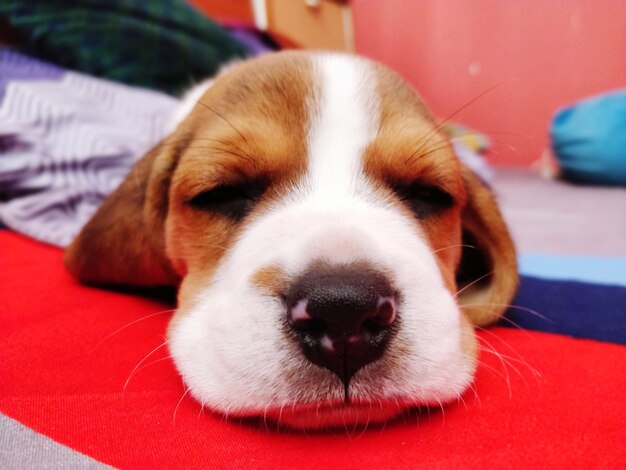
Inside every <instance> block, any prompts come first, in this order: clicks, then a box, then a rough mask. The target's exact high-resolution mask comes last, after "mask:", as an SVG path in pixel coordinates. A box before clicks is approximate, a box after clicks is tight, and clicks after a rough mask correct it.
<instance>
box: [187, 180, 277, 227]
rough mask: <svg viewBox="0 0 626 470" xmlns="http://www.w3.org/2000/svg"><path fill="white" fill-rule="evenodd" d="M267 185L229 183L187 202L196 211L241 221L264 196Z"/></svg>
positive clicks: (256, 182) (202, 193) (208, 190)
mask: <svg viewBox="0 0 626 470" xmlns="http://www.w3.org/2000/svg"><path fill="white" fill-rule="evenodd" d="M266 189H267V185H266V184H264V183H263V182H262V181H248V182H242V183H235V184H232V183H227V184H223V185H216V186H213V187H211V188H208V189H205V190H202V191H200V192H198V193H197V194H196V195H195V196H193V197H191V198H190V199H188V200H187V204H188V205H189V206H191V207H192V208H194V209H198V210H202V211H207V212H212V213H216V214H220V215H223V216H226V217H228V218H231V219H235V220H239V219H242V218H243V217H245V216H246V215H247V214H248V212H250V210H252V208H253V207H254V205H255V204H256V203H257V202H258V200H259V199H260V197H261V196H262V195H263V193H264V192H265V190H266Z"/></svg>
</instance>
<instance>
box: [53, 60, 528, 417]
mask: <svg viewBox="0 0 626 470" xmlns="http://www.w3.org/2000/svg"><path fill="white" fill-rule="evenodd" d="M195 95H199V93H195ZM252 180H253V181H263V182H264V184H265V185H266V186H267V189H266V190H265V192H264V193H263V195H262V196H261V197H260V199H259V201H258V203H257V204H256V206H255V207H254V209H253V210H252V212H251V213H250V214H248V215H247V216H246V217H245V218H244V219H243V220H241V221H235V220H232V219H229V218H228V217H224V216H223V215H220V214H216V213H211V211H202V210H198V208H197V207H194V206H193V205H192V204H190V203H189V201H190V200H192V199H193V198H194V197H195V196H196V195H198V194H200V193H202V192H203V191H208V190H211V189H212V188H216V187H220V186H223V185H232V184H240V183H243V182H248V181H252ZM415 181H418V182H420V184H426V185H429V186H436V187H437V188H440V189H441V190H443V191H445V192H446V193H447V194H449V195H450V196H451V198H452V200H453V203H452V204H451V206H450V207H448V208H446V209H445V210H441V211H439V212H437V213H435V214H434V215H432V216H425V217H416V215H415V214H414V213H413V212H412V211H411V210H410V209H409V208H408V207H407V205H406V203H405V202H404V201H403V200H402V198H401V197H399V196H398V194H397V191H396V188H398V187H401V186H403V185H408V184H412V183H413V182H415ZM470 245H471V246H470ZM65 262H66V266H67V268H68V269H69V270H70V272H71V273H72V274H73V275H74V276H76V277H77V278H78V279H79V280H81V281H82V282H86V283H92V284H118V285H131V286H161V285H179V286H180V288H179V295H178V304H179V305H178V310H177V313H176V314H175V315H174V317H173V319H172V321H171V323H170V327H169V330H168V336H169V346H170V351H171V353H172V356H173V358H174V361H175V363H176V366H177V368H178V369H179V371H180V372H181V374H182V376H183V380H184V381H185V382H186V384H187V385H188V386H189V387H190V391H191V394H192V395H193V396H194V397H196V398H197V399H198V400H199V401H201V402H202V403H203V404H204V405H206V406H208V407H209V408H211V409H213V410H215V411H217V412H221V413H224V414H227V415H237V416H265V417H269V418H273V419H275V420H277V421H279V422H281V423H285V424H287V425H290V426H293V427H298V428H323V427H329V426H337V425H343V424H344V423H346V422H349V423H365V422H374V421H383V420H386V419H389V418H391V417H393V416H395V415H397V414H399V413H401V412H403V411H404V410H405V409H407V408H410V407H412V406H416V405H420V404H434V403H441V402H444V401H449V400H451V399H454V398H456V397H458V396H459V395H460V394H462V393H463V392H464V391H465V389H466V388H467V387H468V386H469V384H470V382H471V379H472V377H473V373H474V370H475V368H476V341H475V337H474V334H473V327H472V324H473V325H477V326H485V325H487V324H489V323H491V322H493V321H495V320H496V319H497V318H498V317H499V316H500V315H501V314H502V311H503V310H504V308H505V306H506V305H507V304H508V303H509V302H510V300H511V298H512V296H513V294H514V292H515V289H516V287H517V266H516V261H515V251H514V247H513V243H512V241H511V239H510V237H509V234H508V231H507V229H506V226H505V224H504V222H503V220H502V217H501V215H500V213H499V211H498V208H497V205H496V202H495V200H494V197H493V195H492V194H491V191H490V190H489V188H488V187H487V186H486V185H485V184H484V183H482V182H481V181H480V180H479V179H478V178H477V177H476V176H475V175H473V174H472V173H471V172H470V171H469V170H467V169H466V168H465V167H464V166H463V165H462V164H461V163H460V162H459V160H458V159H457V158H456V156H455V155H454V153H453V151H452V147H451V146H450V144H449V142H448V140H447V139H446V137H445V135H443V133H442V132H441V130H440V128H439V127H438V125H437V124H436V122H435V120H434V119H433V118H432V117H431V115H430V113H429V112H428V110H427V109H426V107H425V105H424V104H423V102H422V101H421V99H420V98H419V97H418V95H417V94H416V93H415V92H414V91H413V90H412V89H411V88H410V87H409V86H408V85H407V84H406V83H404V81H403V80H402V79H401V78H399V77H398V76H397V75H396V74H394V73H393V72H391V71H389V70H388V69H386V68H384V67H383V66H381V65H379V64H376V63H373V62H370V61H367V60H365V59H361V58H357V57H354V56H349V55H340V54H320V53H305V52H287V53H279V54H275V55H271V56H266V57H263V58H259V59H255V60H251V61H248V62H244V63H242V64H239V65H237V66H235V67H233V69H232V70H230V71H229V72H228V73H226V74H224V75H223V76H220V77H219V78H218V79H217V80H216V81H215V83H214V84H212V85H211V86H210V87H209V88H208V90H207V91H206V92H205V93H204V94H203V95H202V98H201V99H200V102H199V104H197V105H196V106H195V107H193V109H192V111H191V112H190V114H189V115H188V116H187V117H186V118H185V119H184V120H183V121H182V122H181V123H180V125H179V126H178V127H177V129H176V130H175V131H174V132H173V134H172V135H171V136H169V137H168V138H167V139H165V140H164V141H163V142H161V143H160V144H159V145H157V146H156V147H155V148H154V149H153V150H151V151H150V152H149V153H148V154H147V155H146V156H145V157H144V158H143V159H142V160H141V161H140V162H139V163H138V164H137V165H136V166H135V167H134V168H133V170H132V171H131V173H130V174H129V176H128V178H127V179H126V180H125V181H124V183H123V184H122V185H121V186H120V187H119V188H118V189H117V190H116V191H115V192H114V193H113V194H112V195H111V196H110V197H109V198H108V199H107V200H106V201H105V203H104V204H103V205H102V207H101V208H100V210H99V211H98V213H97V214H96V215H95V216H94V218H93V219H92V220H91V221H90V222H89V223H88V224H87V226H86V227H85V228H84V229H83V231H82V232H81V233H80V235H79V236H78V237H77V239H76V240H75V241H74V243H73V244H72V245H71V246H70V247H69V249H68V250H67V253H66V257H65ZM319 262H323V263H327V264H328V263H330V264H333V263H334V264H336V265H337V266H339V265H345V264H350V263H357V264H358V263H361V262H364V263H366V264H367V265H371V266H375V267H376V268H377V269H379V270H380V271H381V272H384V273H386V275H388V277H389V279H390V281H391V282H392V284H393V285H394V287H395V288H396V289H397V290H398V292H399V299H400V303H399V307H398V315H399V317H400V319H401V322H400V323H399V326H398V331H397V334H396V335H395V336H394V339H393V341H392V342H391V344H390V345H389V347H388V349H387V351H386V352H385V353H384V355H383V356H382V357H381V358H380V359H378V360H376V361H374V362H372V363H371V364H367V365H366V366H365V367H363V368H362V369H361V370H359V371H358V372H357V373H356V375H355V376H354V378H353V379H352V381H351V382H350V396H351V402H350V403H346V402H345V401H344V390H343V384H342V383H341V381H340V380H339V378H338V377H337V376H335V375H333V373H331V372H330V371H328V370H326V369H324V368H321V367H319V366H316V365H314V364H312V363H310V362H308V361H307V360H306V359H305V358H304V357H303V356H302V354H301V352H300V351H299V349H298V347H297V345H296V344H294V342H293V340H292V338H290V336H289V335H288V334H285V319H284V316H285V306H284V303H283V301H282V300H281V298H282V296H284V293H285V292H286V290H287V289H288V287H289V285H290V283H291V282H292V281H293V280H294V279H296V278H297V277H298V275H299V274H300V273H303V272H306V269H307V268H308V267H310V266H311V265H312V264H314V263H319ZM373 403H374V404H375V406H372V404H373Z"/></svg>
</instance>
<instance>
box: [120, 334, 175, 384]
mask: <svg viewBox="0 0 626 470" xmlns="http://www.w3.org/2000/svg"><path fill="white" fill-rule="evenodd" d="M167 343H168V341H167V340H165V341H164V342H162V343H161V344H159V345H158V346H157V347H156V348H154V349H153V350H152V351H150V352H149V353H148V354H146V355H145V356H144V357H143V359H142V360H141V361H139V363H138V364H137V365H136V366H135V367H134V368H133V370H132V371H131V372H130V375H129V376H128V378H127V379H126V382H125V383H124V387H123V389H124V390H126V387H128V384H129V382H130V380H131V379H132V377H133V375H134V374H135V372H136V371H137V369H139V367H140V366H141V364H143V363H144V361H145V360H146V359H148V358H149V357H150V356H152V355H153V354H154V353H155V352H157V351H158V350H159V349H161V348H162V347H163V346H165V345H166V344H167Z"/></svg>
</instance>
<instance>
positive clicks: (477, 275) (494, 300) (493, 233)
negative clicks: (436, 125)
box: [457, 166, 519, 326]
mask: <svg viewBox="0 0 626 470" xmlns="http://www.w3.org/2000/svg"><path fill="white" fill-rule="evenodd" d="M462 172H463V180H464V183H465V187H466V190H467V194H468V202H467V205H466V206H465V208H464V210H463V213H462V224H463V244H464V245H467V246H464V247H463V252H462V255H461V262H460V264H459V267H458V269H457V286H458V289H459V292H460V293H459V303H460V305H461V307H462V308H463V311H464V312H465V313H466V315H467V316H468V318H469V319H470V320H471V321H472V322H473V323H474V325H477V326H484V325H487V324H489V323H492V322H494V321H496V320H497V319H498V318H499V317H500V316H501V315H502V313H503V312H504V310H505V309H506V307H507V305H508V304H509V303H510V302H511V300H512V299H513V296H514V295H515V291H516V290H517V286H518V283H519V277H518V274H517V260H516V256H515V247H514V245H513V241H512V240H511V236H510V235H509V231H508V229H507V227H506V224H505V223H504V220H503V219H502V215H501V214H500V211H499V209H498V206H497V204H496V201H495V198H494V196H493V194H492V192H491V190H490V189H489V188H488V187H487V186H486V185H485V184H484V183H483V182H482V181H481V180H480V179H479V178H478V177H477V176H476V175H475V174H474V173H473V172H472V171H470V170H469V169H467V168H465V167H464V166H463V169H462Z"/></svg>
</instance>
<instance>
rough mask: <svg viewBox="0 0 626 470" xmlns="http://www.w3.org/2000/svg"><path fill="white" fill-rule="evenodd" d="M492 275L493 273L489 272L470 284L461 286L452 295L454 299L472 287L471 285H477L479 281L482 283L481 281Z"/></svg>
mask: <svg viewBox="0 0 626 470" xmlns="http://www.w3.org/2000/svg"><path fill="white" fill-rule="evenodd" d="M492 274H493V271H489V272H488V273H487V274H483V275H482V276H480V277H479V278H478V279H474V280H473V281H472V282H470V283H469V284H467V285H465V286H463V287H462V288H461V289H460V290H458V291H456V293H455V294H454V296H453V297H454V298H455V299H456V298H458V297H459V295H460V294H461V293H462V292H464V291H465V290H466V289H469V288H470V287H472V286H473V285H475V284H477V283H479V282H480V281H482V280H483V279H485V278H487V277H489V276H491V275H492Z"/></svg>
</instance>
